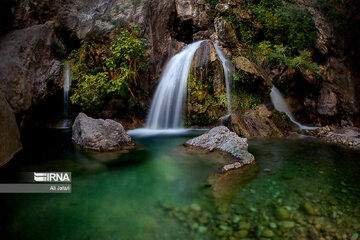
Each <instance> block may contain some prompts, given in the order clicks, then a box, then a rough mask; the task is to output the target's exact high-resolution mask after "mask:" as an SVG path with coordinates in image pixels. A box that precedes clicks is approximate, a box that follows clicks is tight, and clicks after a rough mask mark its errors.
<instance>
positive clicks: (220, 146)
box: [184, 126, 255, 172]
mask: <svg viewBox="0 0 360 240" xmlns="http://www.w3.org/2000/svg"><path fill="white" fill-rule="evenodd" d="M184 145H185V146H188V147H194V148H198V149H202V150H205V151H210V152H211V151H214V150H218V151H221V152H224V153H227V154H229V155H230V156H231V158H232V160H233V161H232V162H233V163H231V164H228V165H225V166H223V167H222V168H221V172H227V171H229V170H232V169H237V168H240V167H243V166H244V165H249V164H253V163H255V158H254V156H253V155H252V154H251V153H249V152H248V151H247V148H248V143H247V139H246V138H241V137H239V136H238V135H236V133H234V132H231V131H230V130H229V129H228V128H227V127H224V126H219V127H215V128H213V129H211V130H210V131H208V132H207V133H204V134H203V135H201V136H199V137H196V138H193V139H190V140H189V141H187V142H186V143H185V144H184Z"/></svg>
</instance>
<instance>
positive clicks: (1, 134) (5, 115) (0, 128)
mask: <svg viewBox="0 0 360 240" xmlns="http://www.w3.org/2000/svg"><path fill="white" fill-rule="evenodd" d="M0 122H1V124H0V166H2V165H4V164H5V163H7V162H8V161H9V160H10V159H11V158H13V157H14V155H15V153H17V152H18V151H20V150H21V148H22V146H21V140H20V133H19V129H18V126H17V123H16V119H15V114H14V112H13V110H12V109H11V107H10V106H9V104H8V102H7V101H6V99H5V98H4V97H3V96H2V95H1V94H0Z"/></svg>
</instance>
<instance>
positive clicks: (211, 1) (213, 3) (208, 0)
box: [205, 0, 219, 8]
mask: <svg viewBox="0 0 360 240" xmlns="http://www.w3.org/2000/svg"><path fill="white" fill-rule="evenodd" d="M205 3H209V4H210V5H211V7H212V8H215V6H216V5H217V4H218V3H219V0H205Z"/></svg>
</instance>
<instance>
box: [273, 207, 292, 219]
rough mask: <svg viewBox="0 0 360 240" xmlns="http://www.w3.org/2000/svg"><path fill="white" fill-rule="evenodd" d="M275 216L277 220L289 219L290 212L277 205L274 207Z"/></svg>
mask: <svg viewBox="0 0 360 240" xmlns="http://www.w3.org/2000/svg"><path fill="white" fill-rule="evenodd" d="M275 217H276V218H277V219H278V220H285V219H289V217H290V213H289V212H288V211H287V210H286V209H285V208H282V207H277V208H276V209H275Z"/></svg>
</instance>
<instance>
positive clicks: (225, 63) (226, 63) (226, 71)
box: [213, 43, 232, 114]
mask: <svg viewBox="0 0 360 240" xmlns="http://www.w3.org/2000/svg"><path fill="white" fill-rule="evenodd" d="M213 45H214V47H215V51H216V53H217V55H218V56H219V58H220V60H221V63H222V66H223V69H224V76H225V85H226V98H227V102H228V114H231V112H232V110H231V92H230V91H231V85H230V84H231V82H230V81H231V76H232V70H231V66H232V65H231V62H230V61H229V60H227V59H226V57H225V54H224V53H223V51H221V49H220V48H219V47H218V46H216V44H215V43H213Z"/></svg>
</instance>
